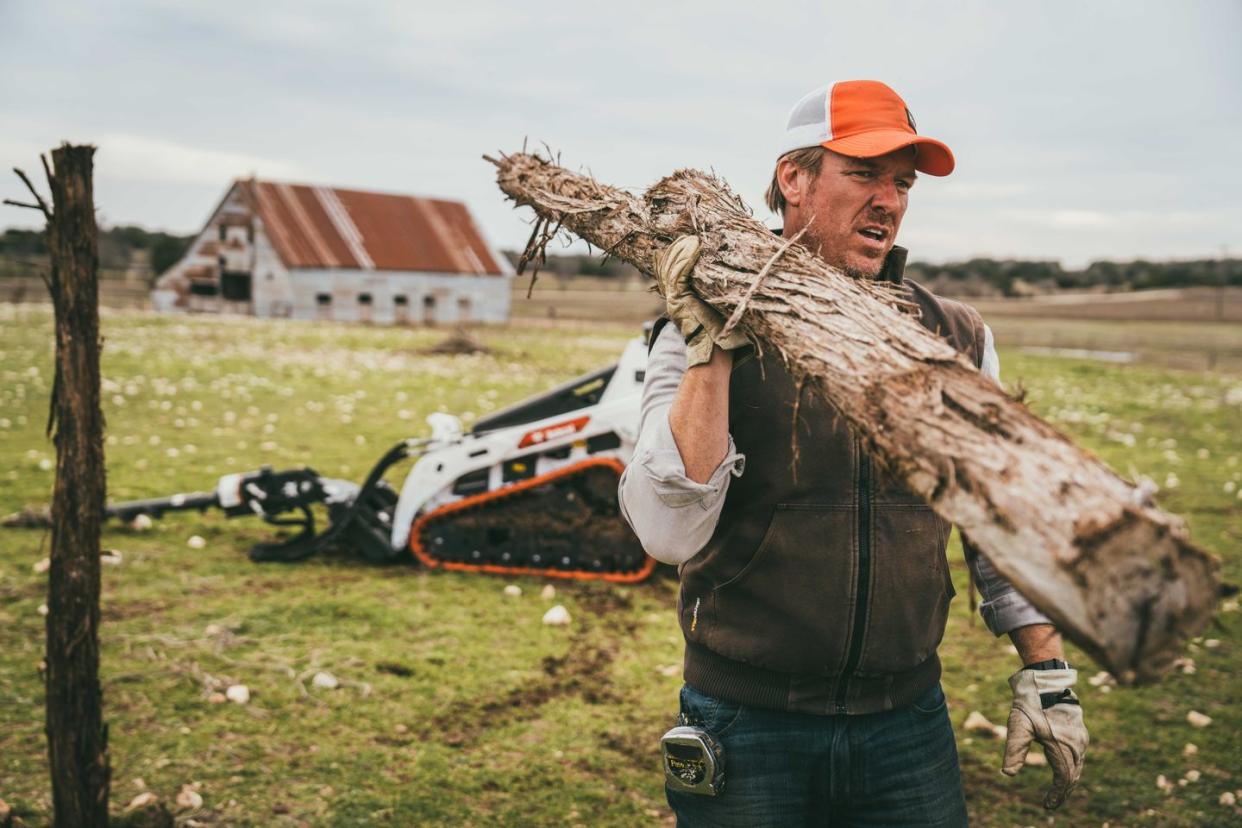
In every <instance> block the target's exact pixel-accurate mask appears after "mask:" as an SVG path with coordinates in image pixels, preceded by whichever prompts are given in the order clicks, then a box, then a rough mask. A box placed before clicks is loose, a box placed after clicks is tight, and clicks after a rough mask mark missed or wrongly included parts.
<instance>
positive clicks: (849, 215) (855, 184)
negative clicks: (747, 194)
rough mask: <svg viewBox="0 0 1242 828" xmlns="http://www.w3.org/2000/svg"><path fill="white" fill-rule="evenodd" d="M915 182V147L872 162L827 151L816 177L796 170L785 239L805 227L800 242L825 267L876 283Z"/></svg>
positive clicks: (871, 160) (786, 214) (874, 159)
mask: <svg viewBox="0 0 1242 828" xmlns="http://www.w3.org/2000/svg"><path fill="white" fill-rule="evenodd" d="M778 174H779V173H778ZM916 178H917V176H916V174H915V171H914V148H913V147H906V148H905V149H901V150H897V151H896V152H891V153H889V154H888V155H881V156H878V157H876V158H850V157H848V156H844V155H838V154H837V153H835V152H832V151H830V150H825V151H824V161H823V164H822V166H821V167H820V171H819V175H818V176H817V177H813V176H812V175H811V174H810V173H808V172H806V171H805V170H799V171H798V173H797V181H798V182H799V184H798V186H799V191H798V193H797V194H796V200H797V204H795V203H794V199H790V198H789V196H790V193H788V192H787V193H786V198H787V199H788V200H789V206H788V207H787V208H786V211H785V234H786V236H793V235H794V234H795V233H797V232H798V231H800V230H802V229H803V228H805V231H806V232H805V233H804V234H803V236H802V238H801V240H800V241H802V243H803V244H805V245H806V246H807V247H808V248H810V249H811V250H812V251H815V252H816V253H818V254H819V256H820V258H822V259H823V260H824V261H826V262H828V264H830V265H832V266H833V267H836V268H838V269H840V270H843V271H845V272H846V273H847V274H849V275H851V276H855V277H861V278H874V277H876V276H878V275H879V274H880V271H881V270H882V269H883V267H884V257H885V256H887V255H888V251H889V250H891V249H892V248H893V243H894V242H895V241H896V239H897V231H898V230H899V229H900V228H901V219H902V217H903V216H904V215H905V214H906V203H907V200H908V198H909V195H910V188H911V187H912V186H914V181H915V179H916Z"/></svg>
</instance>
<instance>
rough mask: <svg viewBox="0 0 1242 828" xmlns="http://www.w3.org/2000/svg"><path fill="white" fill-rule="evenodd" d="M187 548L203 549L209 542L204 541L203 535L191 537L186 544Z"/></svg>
mask: <svg viewBox="0 0 1242 828" xmlns="http://www.w3.org/2000/svg"><path fill="white" fill-rule="evenodd" d="M185 543H186V546H188V547H190V548H191V549H202V548H203V547H204V546H206V545H207V541H205V540H203V537H202V535H190V539H189V540H188V541H186V542H185Z"/></svg>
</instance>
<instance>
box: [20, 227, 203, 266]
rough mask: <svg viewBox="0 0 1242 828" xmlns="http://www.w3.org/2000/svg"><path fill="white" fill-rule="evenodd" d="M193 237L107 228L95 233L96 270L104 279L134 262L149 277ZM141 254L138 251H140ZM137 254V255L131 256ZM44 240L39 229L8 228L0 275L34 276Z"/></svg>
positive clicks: (41, 259)
mask: <svg viewBox="0 0 1242 828" xmlns="http://www.w3.org/2000/svg"><path fill="white" fill-rule="evenodd" d="M193 238H194V237H193V236H178V235H175V234H173V233H164V232H162V231H158V230H155V231H152V230H146V229H144V228H142V227H137V226H134V225H123V226H119V227H109V228H107V229H101V230H100V231H99V267H100V271H101V274H102V275H103V276H104V277H105V278H107V277H109V276H115V275H117V274H118V273H123V272H124V271H126V270H128V269H130V268H131V267H133V266H134V265H135V264H136V263H137V262H139V261H142V263H143V264H144V265H145V266H147V267H149V269H150V273H151V276H152V278H154V276H156V275H158V274H160V273H162V272H163V271H165V270H167V269H168V268H170V267H172V266H173V265H174V264H175V263H176V262H177V260H178V259H180V258H181V254H182V253H184V252H185V249H186V247H187V246H189V244H190V241H191V239H193ZM140 251H141V252H140ZM135 254H137V255H135ZM47 261H48V258H47V239H46V237H45V234H44V231H43V230H21V229H17V228H12V227H10V228H9V229H7V230H5V231H4V233H3V234H2V235H0V275H4V276H23V275H34V274H35V273H36V272H37V270H38V269H39V268H41V267H46V266H47Z"/></svg>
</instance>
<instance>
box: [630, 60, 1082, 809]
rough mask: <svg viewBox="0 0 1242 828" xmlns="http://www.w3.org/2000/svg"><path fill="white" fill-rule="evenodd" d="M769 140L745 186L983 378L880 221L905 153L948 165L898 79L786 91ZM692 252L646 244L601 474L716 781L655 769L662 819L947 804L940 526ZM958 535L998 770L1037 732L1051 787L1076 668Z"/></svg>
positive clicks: (907, 164)
mask: <svg viewBox="0 0 1242 828" xmlns="http://www.w3.org/2000/svg"><path fill="white" fill-rule="evenodd" d="M778 155H779V160H778V161H777V164H776V169H775V172H774V174H773V179H772V184H771V187H770V189H769V191H768V203H769V206H770V207H771V208H772V209H773V211H775V212H780V213H781V214H782V215H783V218H784V233H785V234H786V235H788V236H790V237H792V236H794V235H795V234H800V235H799V236H798V238H799V241H800V242H801V243H802V244H804V245H805V246H806V247H807V248H808V249H810V250H811V251H812V252H814V253H816V254H817V255H819V256H820V257H822V258H823V259H824V260H825V261H827V262H828V263H829V264H831V265H833V266H834V267H837V268H839V269H840V270H842V271H843V272H845V273H846V274H848V275H850V276H853V277H855V278H861V279H885V280H889V281H892V282H895V283H898V284H901V285H903V286H904V289H905V290H906V291H907V292H908V295H909V296H910V298H912V299H913V300H914V301H915V302H917V303H918V305H919V307H920V309H921V311H922V316H921V320H920V321H921V322H922V324H923V325H924V326H926V327H928V328H929V329H931V330H933V331H936V332H937V333H939V334H941V335H942V336H944V337H945V338H947V339H948V340H949V341H950V342H951V343H952V344H953V345H954V346H955V347H956V348H958V349H959V350H960V351H962V352H964V353H966V354H967V355H968V356H970V358H971V359H973V360H974V362H975V364H976V365H977V366H979V367H980V368H981V369H982V370H983V371H985V372H986V373H988V374H990V375H991V376H992V377H994V378H996V377H998V371H999V363H998V361H997V358H996V353H995V349H994V348H993V345H992V335H991V331H990V330H989V329H988V328H987V327H986V326H985V325H983V323H982V320H981V319H980V318H979V316H978V314H977V313H976V312H975V311H974V310H973V309H971V308H969V307H967V306H966V305H964V304H961V303H958V302H953V301H950V300H947V299H942V298H940V297H937V296H935V295H933V294H931V293H930V292H929V291H927V290H926V289H924V288H922V287H921V286H920V285H918V284H916V283H915V282H912V281H910V280H908V279H903V277H902V269H903V266H904V263H905V255H906V251H905V250H904V249H902V248H900V247H896V246H894V241H895V239H896V237H897V232H898V230H899V229H900V227H901V220H902V217H903V216H904V215H905V211H906V206H907V201H908V198H909V194H910V190H911V188H912V187H913V186H914V183H915V180H916V177H917V173H918V172H923V173H927V174H929V175H935V176H943V175H948V174H949V173H950V172H952V170H953V166H954V159H953V155H952V153H951V152H950V151H949V148H948V147H947V146H945V145H944V144H942V143H940V142H939V141H934V140H932V139H930V138H926V137H923V136H920V135H918V134H917V133H916V131H915V126H914V119H913V118H912V117H911V116H910V113H909V110H908V109H907V108H906V105H905V103H904V102H903V101H902V99H901V98H900V97H899V96H898V95H897V94H896V93H895V92H894V91H893V90H892V89H890V88H889V87H887V86H885V85H884V84H882V83H878V82H876V81H848V82H842V83H837V84H833V85H830V86H828V87H825V88H822V89H819V90H816V91H815V92H812V93H811V94H809V95H807V96H806V97H804V98H803V99H802V100H801V101H799V102H798V104H797V105H796V106H795V107H794V109H793V111H792V113H791V114H790V118H789V122H788V126H787V128H786V131H785V133H784V136H783V138H782V143H781V146H780V152H779V154H778ZM697 256H698V243H697V240H695V239H694V238H693V237H683V238H682V239H679V240H677V241H676V242H674V243H673V244H672V245H670V247H669V248H668V249H667V250H666V251H665V252H664V253H663V254H662V256H661V257H660V260H659V262H658V263H657V268H656V270H657V274H656V276H657V282H658V285H659V287H660V290H661V293H662V294H663V295H664V297H665V299H666V302H667V320H668V322H670V323H671V324H663V322H662V323H661V324H658V325H657V328H656V331H654V332H653V334H652V338H653V343H652V349H651V356H650V361H649V365H648V369H647V375H646V380H645V384H644V389H643V402H642V419H641V423H640V429H639V439H638V443H637V446H636V448H635V454H634V460H633V462H632V463H631V464H630V466H629V467H628V468H627V470H626V472H625V475H624V476H623V477H622V480H621V484H620V492H619V494H620V499H621V506H622V510H623V512H624V513H625V515H626V519H627V520H628V521H629V522H630V525H631V526H632V527H633V528H634V530H635V532H636V533H637V534H638V537H639V538H640V539H641V540H642V542H643V545H644V547H645V548H646V549H647V551H648V552H649V553H650V554H651V555H652V556H653V557H655V558H657V559H659V560H662V561H664V562H666V563H671V564H676V565H677V566H678V570H679V573H680V578H681V594H680V597H679V601H678V610H679V617H680V622H681V627H682V633H683V635H684V637H685V640H686V654H685V685H684V686H683V688H682V693H681V713H682V721H685V722H687V723H690V724H692V725H695V726H698V727H701V728H703V729H705V730H706V731H708V733H710V734H711V735H712V736H714V737H715V739H716V740H717V741H718V742H719V744H720V745H722V747H723V752H724V757H725V768H726V771H725V779H726V784H725V785H724V788H723V791H722V792H721V793H720V795H718V796H707V795H703V794H698V793H688V792H683V791H680V790H673V789H672V788H670V789H669V790H668V799H669V803H670V805H671V806H672V807H673V810H674V811H675V812H676V813H677V817H678V824H679V825H684V826H698V825H712V826H726V825H739V826H741V825H745V826H749V827H750V828H754V826H763V825H802V824H832V825H838V824H841V825H863V824H866V825H884V826H891V825H946V826H947V825H964V824H965V823H966V808H965V800H964V797H963V793H962V785H961V774H960V769H959V766H958V758H957V750H956V746H955V743H954V735H953V730H952V726H951V724H950V722H949V717H948V711H947V708H946V704H945V698H944V694H943V692H942V691H941V688H940V683H939V679H940V662H939V659H938V657H937V655H936V647H937V646H938V645H939V643H940V639H941V638H942V636H943V634H944V629H945V623H946V619H947V612H948V603H949V599H950V598H951V597H952V595H953V585H952V582H951V580H950V577H949V572H948V566H947V562H946V560H945V547H946V544H947V540H948V534H949V530H950V527H949V526H948V525H947V524H946V523H945V522H944V521H942V520H941V519H940V518H939V517H938V516H936V514H935V513H934V512H932V510H931V509H930V508H929V507H927V506H926V505H925V504H923V503H922V502H921V501H919V499H918V498H917V497H916V496H914V495H913V494H912V493H910V492H909V491H907V490H906V489H905V488H904V487H902V486H901V485H900V484H899V483H898V482H897V481H895V480H894V479H892V478H890V477H888V476H887V475H886V474H885V473H884V471H883V470H882V469H881V468H880V467H879V466H878V465H877V464H876V463H874V462H873V461H872V460H871V458H870V457H869V456H868V455H867V453H866V451H865V450H864V448H863V446H862V444H861V443H860V441H859V440H858V439H857V438H855V437H854V436H853V435H852V434H851V433H850V432H849V431H848V430H847V429H846V428H845V427H844V426H843V425H842V424H841V423H840V422H839V421H838V419H837V418H836V417H835V416H834V414H833V412H832V410H831V408H830V406H828V405H827V404H826V403H824V402H822V401H819V400H810V399H804V400H801V401H800V403H799V401H798V395H799V389H798V388H797V387H796V385H795V384H794V383H793V381H792V380H791V378H790V377H789V375H788V374H787V372H786V371H785V370H784V368H783V366H782V365H781V363H780V361H779V359H777V358H775V357H774V356H773V355H772V354H771V352H770V351H769V352H768V353H767V354H766V355H764V356H762V357H760V358H749V356H748V355H749V349H747V348H746V346H747V344H748V343H747V340H746V338H745V336H744V335H742V334H740V333H737V332H731V333H729V334H728V335H726V334H725V333H724V330H723V329H724V325H723V320H722V318H721V317H720V315H719V313H717V312H716V311H715V310H714V309H713V308H711V307H710V306H709V305H707V304H706V303H705V302H703V301H701V300H699V299H698V298H697V297H696V296H695V295H694V293H693V291H692V290H691V288H690V282H689V274H690V272H691V270H692V269H693V266H694V261H695V259H696V258H697ZM743 354H746V356H743ZM795 404H797V412H798V415H797V423H794V422H793V419H792V413H793V411H794V408H795ZM795 430H796V434H795ZM795 437H796V443H797V447H798V452H797V454H796V455H795V454H794V453H793V450H792V445H793V443H794V442H795ZM967 550H968V559H969V560H970V561H971V566H972V569H973V572H974V577H975V580H976V582H977V583H978V584H979V587H980V591H981V593H982V595H983V599H984V600H983V603H982V606H981V612H982V614H983V617H984V619H985V621H986V623H987V625H988V627H989V629H991V630H992V632H993V633H995V634H996V635H998V636H999V635H1002V634H1006V633H1007V634H1008V635H1009V637H1010V639H1011V640H1012V641H1013V644H1014V646H1015V647H1016V649H1017V650H1018V655H1019V657H1020V658H1021V660H1022V664H1023V667H1022V669H1020V670H1019V671H1018V672H1016V673H1015V674H1014V675H1013V676H1012V677H1011V678H1010V680H1009V683H1010V685H1011V687H1012V689H1013V693H1014V703H1013V709H1012V710H1011V713H1010V718H1009V735H1008V742H1007V744H1006V748H1005V759H1004V766H1003V770H1004V772H1005V773H1006V774H1009V775H1013V774H1015V773H1017V772H1018V770H1019V769H1020V768H1021V766H1022V764H1023V760H1024V759H1025V756H1026V753H1027V750H1028V748H1029V747H1030V744H1031V741H1032V739H1034V740H1036V741H1038V742H1040V743H1041V744H1042V745H1043V747H1044V751H1045V754H1046V756H1047V758H1048V760H1049V763H1050V764H1051V766H1052V770H1053V784H1052V787H1051V788H1050V789H1049V791H1048V793H1047V795H1046V797H1045V805H1046V806H1047V807H1049V808H1055V807H1057V806H1058V805H1060V804H1061V802H1062V801H1063V800H1064V798H1065V796H1066V795H1067V794H1068V793H1069V791H1070V790H1071V789H1072V788H1073V786H1074V785H1075V783H1076V782H1077V780H1078V777H1079V774H1080V773H1081V767H1082V759H1083V752H1084V750H1085V748H1086V744H1087V732H1086V729H1085V728H1084V727H1083V723H1082V713H1081V708H1080V707H1079V706H1078V700H1077V698H1076V697H1075V696H1074V693H1073V690H1072V689H1071V688H1072V686H1073V684H1074V682H1075V680H1076V677H1077V674H1076V672H1075V671H1074V670H1072V669H1070V668H1069V665H1067V664H1066V663H1065V661H1064V658H1063V653H1062V651H1061V642H1060V639H1059V637H1058V635H1057V633H1056V630H1055V629H1054V628H1053V627H1052V626H1051V625H1050V624H1049V622H1048V619H1047V618H1046V617H1045V616H1043V615H1042V614H1041V613H1039V612H1038V611H1037V610H1035V608H1034V607H1032V606H1031V605H1030V604H1029V603H1028V602H1027V601H1026V600H1025V599H1023V598H1022V597H1021V596H1020V595H1019V594H1018V593H1017V592H1015V591H1014V590H1013V589H1012V587H1011V586H1010V585H1009V584H1007V583H1006V582H1004V581H1003V580H1002V579H1001V578H999V577H998V576H997V574H996V573H995V571H994V570H993V569H992V568H991V566H990V565H989V564H988V562H987V560H986V559H985V558H983V557H981V556H979V555H977V554H973V549H971V548H970V547H969V545H968V546H967Z"/></svg>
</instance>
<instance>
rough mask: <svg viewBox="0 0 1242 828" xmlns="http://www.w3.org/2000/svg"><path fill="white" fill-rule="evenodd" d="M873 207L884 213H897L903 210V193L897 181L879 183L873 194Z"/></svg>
mask: <svg viewBox="0 0 1242 828" xmlns="http://www.w3.org/2000/svg"><path fill="white" fill-rule="evenodd" d="M871 206H872V207H873V208H874V209H876V210H879V211H880V212H883V213H896V212H897V211H898V210H900V209H901V193H900V191H899V190H898V189H897V182H896V181H877V182H876V185H875V191H874V192H873V193H872V194H871Z"/></svg>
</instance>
